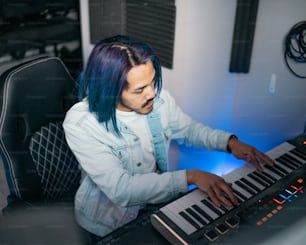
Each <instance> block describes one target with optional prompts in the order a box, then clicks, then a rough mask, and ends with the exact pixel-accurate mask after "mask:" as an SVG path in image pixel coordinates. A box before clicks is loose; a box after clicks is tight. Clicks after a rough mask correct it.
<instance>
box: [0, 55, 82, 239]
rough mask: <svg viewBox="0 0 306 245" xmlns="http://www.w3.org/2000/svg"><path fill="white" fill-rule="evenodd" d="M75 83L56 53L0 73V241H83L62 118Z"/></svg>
mask: <svg viewBox="0 0 306 245" xmlns="http://www.w3.org/2000/svg"><path fill="white" fill-rule="evenodd" d="M74 90H75V82H74V80H73V79H72V77H71V76H70V74H69V72H68V71H67V69H66V67H65V65H64V64H63V62H62V61H61V60H60V59H59V58H56V57H43V58H38V59H33V60H31V61H29V62H26V63H23V64H20V65H18V66H15V67H13V68H10V69H9V70H7V71H5V72H4V73H3V74H2V75H1V76H0V96H1V97H0V98H1V102H0V103H1V104H0V106H1V116H0V154H1V158H2V162H3V166H4V170H5V174H6V179H7V183H8V187H9V193H10V194H9V196H8V198H7V202H8V205H7V207H5V208H4V210H3V215H2V216H0V243H1V244H3V243H4V244H30V243H31V244H86V243H87V238H86V236H85V235H84V232H83V230H82V229H81V228H80V227H79V226H78V225H77V224H76V222H75V220H74V212H73V197H74V194H75V191H76V190H77V188H78V186H79V182H80V177H81V174H80V170H79V168H78V163H77V161H76V159H75V157H74V156H73V154H72V152H71V151H70V149H69V147H68V146H67V143H66V141H65V136H64V131H63V128H62V121H63V119H64V116H65V113H66V111H67V110H68V109H69V108H70V106H71V105H72V104H74V103H75V102H76V96H75V95H74Z"/></svg>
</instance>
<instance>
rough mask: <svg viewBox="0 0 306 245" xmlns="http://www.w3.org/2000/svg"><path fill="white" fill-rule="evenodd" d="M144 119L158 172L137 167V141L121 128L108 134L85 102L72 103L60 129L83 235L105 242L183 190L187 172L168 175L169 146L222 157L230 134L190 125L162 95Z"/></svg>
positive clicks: (139, 163) (139, 156) (164, 93)
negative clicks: (78, 178)
mask: <svg viewBox="0 0 306 245" xmlns="http://www.w3.org/2000/svg"><path fill="white" fill-rule="evenodd" d="M145 116H146V117H147V121H148V125H149V128H150V131H151V136H152V142H153V143H154V154H155V157H156V162H157V166H158V169H159V171H158V172H151V170H150V171H149V169H146V164H143V163H142V159H143V156H142V150H141V143H140V139H139V138H138V137H137V136H136V135H135V134H134V133H133V132H132V131H131V130H130V129H129V128H128V127H127V126H126V125H124V124H123V123H122V122H120V121H118V122H117V123H118V127H119V130H120V132H121V134H122V137H121V138H120V137H118V136H116V135H115V134H114V133H113V132H112V131H107V130H106V128H105V125H104V124H103V123H99V122H98V121H97V118H96V116H95V114H93V113H90V112H89V110H88V103H87V101H86V100H84V101H81V102H78V103H76V104H75V105H74V106H73V107H72V108H71V109H70V110H69V111H68V112H67V115H66V118H65V120H64V123H63V126H64V130H65V134H66V139H67V142H68V144H69V147H70V148H71V150H72V151H73V153H74V154H75V156H76V158H77V160H78V161H79V163H80V166H81V168H82V170H83V173H84V178H83V179H82V183H81V185H80V187H79V189H78V191H77V193H76V196H75V214H76V219H77V221H78V223H79V224H80V225H81V226H82V227H83V228H85V229H86V230H88V231H90V232H92V233H94V234H96V235H98V236H104V235H106V234H108V233H109V232H111V231H113V230H114V229H116V228H118V227H120V226H122V225H124V224H126V223H127V222H129V221H131V220H133V219H135V218H136V217H137V214H138V211H139V209H141V208H142V207H144V205H145V204H156V203H160V202H164V201H168V200H170V199H173V198H176V197H177V196H178V195H179V194H181V193H185V192H187V190H188V185H187V180H186V171H185V170H178V171H173V172H167V167H168V149H169V145H170V141H171V140H172V139H177V140H179V141H181V142H183V143H186V144H190V145H194V146H198V147H205V148H207V149H218V150H222V151H226V145H227V141H228V138H229V136H230V135H231V134H230V133H226V132H223V131H221V130H214V129H211V128H209V127H207V126H204V125H203V124H200V123H197V122H195V121H193V120H192V119H191V118H190V117H189V116H187V115H186V114H184V113H183V112H182V111H181V109H180V108H179V107H178V106H177V105H176V104H175V101H174V99H173V98H172V97H171V96H170V94H169V93H168V92H167V91H165V90H162V92H161V94H160V96H159V97H158V98H156V99H155V101H154V109H153V111H152V112H151V113H149V114H148V115H145Z"/></svg>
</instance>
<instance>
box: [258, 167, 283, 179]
mask: <svg viewBox="0 0 306 245" xmlns="http://www.w3.org/2000/svg"><path fill="white" fill-rule="evenodd" d="M263 168H266V169H269V170H270V171H271V172H273V173H275V174H276V175H278V176H280V177H282V178H283V177H285V174H284V173H283V172H281V171H279V170H278V169H276V168H273V167H271V166H269V165H264V166H263Z"/></svg>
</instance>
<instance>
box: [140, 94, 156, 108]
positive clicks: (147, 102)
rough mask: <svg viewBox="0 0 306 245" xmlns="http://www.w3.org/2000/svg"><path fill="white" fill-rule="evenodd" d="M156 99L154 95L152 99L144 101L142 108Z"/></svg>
mask: <svg viewBox="0 0 306 245" xmlns="http://www.w3.org/2000/svg"><path fill="white" fill-rule="evenodd" d="M153 100H154V97H153V98H151V99H148V100H147V101H146V103H144V104H143V105H142V108H144V107H146V106H147V105H148V104H149V103H150V102H151V101H153Z"/></svg>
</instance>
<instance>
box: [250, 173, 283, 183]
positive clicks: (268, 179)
mask: <svg viewBox="0 0 306 245" xmlns="http://www.w3.org/2000/svg"><path fill="white" fill-rule="evenodd" d="M254 174H257V175H259V176H262V177H263V178H266V179H265V180H267V181H271V182H272V183H271V184H274V183H275V182H276V181H277V179H276V178H274V177H273V176H272V175H271V174H269V173H267V172H259V171H255V172H254Z"/></svg>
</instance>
